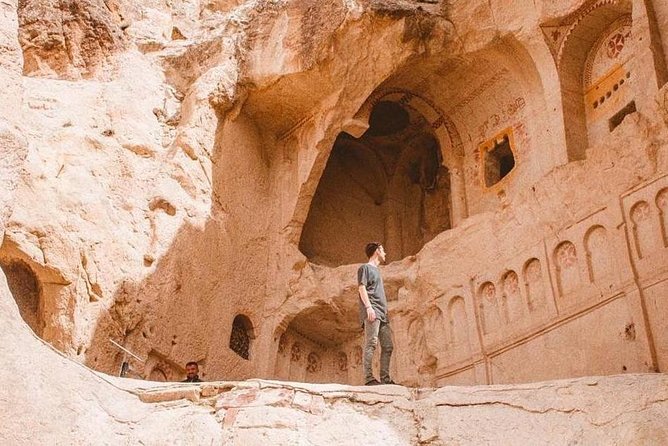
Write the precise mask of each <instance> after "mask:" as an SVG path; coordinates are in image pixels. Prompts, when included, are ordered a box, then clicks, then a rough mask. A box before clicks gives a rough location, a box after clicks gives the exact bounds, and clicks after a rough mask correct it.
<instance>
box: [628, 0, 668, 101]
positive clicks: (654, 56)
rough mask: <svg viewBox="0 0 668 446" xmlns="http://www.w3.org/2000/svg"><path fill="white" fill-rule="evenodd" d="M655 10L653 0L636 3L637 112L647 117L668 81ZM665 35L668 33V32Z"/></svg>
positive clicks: (638, 0)
mask: <svg viewBox="0 0 668 446" xmlns="http://www.w3.org/2000/svg"><path fill="white" fill-rule="evenodd" d="M658 3H659V2H657V4H658ZM653 9H654V8H653V5H652V3H651V2H650V0H635V1H634V3H633V40H634V51H635V58H634V69H633V71H634V77H635V79H634V84H635V85H636V86H642V87H641V88H642V92H640V91H639V93H641V94H637V96H636V100H635V101H636V106H637V109H638V110H639V111H641V112H644V113H647V114H654V109H655V108H656V101H655V98H656V94H657V93H658V90H659V88H660V87H661V86H662V85H663V84H664V83H665V80H666V61H665V58H664V54H662V52H663V51H662V50H661V48H662V43H661V38H660V35H659V30H658V27H657V22H656V20H655V18H654V15H655V14H654V12H653ZM663 33H664V35H666V34H668V30H663Z"/></svg>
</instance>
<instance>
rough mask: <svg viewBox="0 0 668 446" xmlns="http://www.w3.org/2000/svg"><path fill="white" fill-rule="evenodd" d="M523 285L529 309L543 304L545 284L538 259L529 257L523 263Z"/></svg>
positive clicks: (537, 307)
mask: <svg viewBox="0 0 668 446" xmlns="http://www.w3.org/2000/svg"><path fill="white" fill-rule="evenodd" d="M524 286H525V287H526V290H527V300H528V302H527V304H528V306H529V311H536V310H537V309H539V308H542V307H544V306H545V303H546V297H545V284H544V283H543V271H542V268H541V266H540V260H538V259H530V260H529V261H527V262H526V264H525V265H524Z"/></svg>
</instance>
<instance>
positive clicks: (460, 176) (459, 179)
mask: <svg viewBox="0 0 668 446" xmlns="http://www.w3.org/2000/svg"><path fill="white" fill-rule="evenodd" d="M450 197H451V201H452V215H451V217H450V218H451V219H452V227H453V228H454V227H456V226H459V224H460V223H461V222H462V221H463V220H464V219H465V218H466V217H468V209H467V206H466V185H465V182H464V172H463V171H462V169H461V168H452V169H450Z"/></svg>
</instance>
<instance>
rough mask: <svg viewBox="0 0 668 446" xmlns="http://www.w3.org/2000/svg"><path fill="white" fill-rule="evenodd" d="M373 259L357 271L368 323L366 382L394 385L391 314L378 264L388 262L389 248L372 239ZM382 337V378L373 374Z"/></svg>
mask: <svg viewBox="0 0 668 446" xmlns="http://www.w3.org/2000/svg"><path fill="white" fill-rule="evenodd" d="M364 252H365V254H366V256H367V258H368V259H369V261H368V262H367V263H365V264H364V265H362V266H360V267H359V269H358V270H357V285H358V292H359V296H360V322H361V323H362V324H363V326H364V383H365V385H367V386H373V385H378V384H394V381H392V379H391V378H390V358H391V357H392V349H393V348H394V346H393V344H392V330H390V320H389V319H388V316H387V299H386V298H385V288H384V286H383V278H382V277H381V275H380V269H379V268H378V266H379V265H380V263H381V262H384V261H385V248H383V245H382V244H380V243H376V242H372V243H369V244H367V245H366V248H365V250H364ZM379 340H380V381H378V380H377V379H376V378H374V376H373V367H372V361H373V354H374V352H375V351H376V345H378V341H379Z"/></svg>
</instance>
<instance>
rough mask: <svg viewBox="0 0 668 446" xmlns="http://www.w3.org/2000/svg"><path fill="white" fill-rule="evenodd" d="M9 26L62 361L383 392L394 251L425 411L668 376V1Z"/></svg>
mask: <svg viewBox="0 0 668 446" xmlns="http://www.w3.org/2000/svg"><path fill="white" fill-rule="evenodd" d="M557 3H558V4H557ZM0 25H1V26H0V80H2V82H3V86H5V88H4V89H3V90H2V91H0V111H1V113H0V141H1V142H2V144H0V151H1V154H0V191H2V192H1V193H0V225H1V226H0V228H2V230H3V231H4V237H3V238H2V244H1V245H0V267H2V270H3V271H4V274H5V275H6V276H7V282H8V285H9V290H10V292H11V295H12V296H13V298H14V300H15V302H16V304H17V308H18V310H19V312H20V314H21V316H22V318H23V320H24V321H25V323H26V324H28V325H29V326H30V328H31V329H32V330H33V331H34V333H35V334H36V335H38V336H39V337H40V338H42V339H43V340H45V341H46V342H48V343H49V344H51V345H52V346H54V347H55V348H56V349H58V350H59V351H60V352H62V353H63V354H64V355H65V356H66V357H68V358H70V359H72V360H75V361H77V362H80V363H82V364H85V365H86V366H87V367H90V368H92V369H94V370H97V371H100V372H105V373H110V374H117V373H118V371H119V370H120V368H121V364H122V363H123V362H129V365H130V371H129V375H128V376H132V377H135V378H141V379H150V380H157V381H176V380H180V379H181V378H182V376H183V372H184V370H183V366H184V364H185V362H187V361H189V360H196V361H198V362H199V363H200V367H201V370H202V373H203V375H204V377H205V378H206V379H207V380H243V379H247V378H263V379H285V380H290V381H300V382H306V383H330V382H334V383H340V384H351V385H354V384H360V383H361V379H362V373H361V349H360V346H361V332H360V330H359V323H358V320H357V305H358V304H357V296H356V282H355V272H356V268H357V266H358V265H359V263H362V262H364V261H365V258H364V253H363V246H364V244H365V243H366V242H367V241H370V240H380V241H382V242H383V243H384V245H385V247H386V249H387V251H388V256H389V259H388V260H389V261H390V263H389V264H388V265H387V266H385V267H383V276H384V280H385V284H386V287H387V293H388V296H389V298H390V317H391V320H392V327H393V332H394V342H395V352H397V354H396V355H395V357H394V359H393V362H392V373H393V376H394V379H395V381H397V382H398V383H400V384H403V385H407V386H416V387H419V386H426V387H432V386H444V385H449V384H460V385H474V384H511V383H529V382H537V381H543V380H549V379H565V378H575V377H582V376H590V375H614V374H622V373H644V372H665V371H666V370H667V369H668V325H667V324H668V322H667V321H668V302H667V301H666V298H665V296H666V295H668V235H667V234H668V229H667V228H668V217H667V216H668V207H667V206H668V155H667V147H668V145H667V138H668V87H665V82H666V80H668V70H667V68H666V67H667V64H666V61H667V57H666V54H668V53H667V52H666V48H668V7H667V6H666V5H665V4H664V3H663V2H660V1H655V2H652V1H640V0H634V1H631V0H609V1H608V0H600V1H594V0H591V1H590V0H587V1H583V0H569V1H563V2H548V1H544V2H541V1H538V2H536V1H532V2H529V1H520V2H518V1H510V0H493V1H491V2H490V1H482V0H479V1H478V0H476V1H468V2H446V1H441V2H415V1H400V0H396V1H395V0H392V1H389V0H388V1H376V0H366V1H331V2H325V3H323V2H316V1H310V0H304V1H269V0H253V1H247V2H240V1H238V2H237V1H203V0H202V1H196V0H182V1H177V2H169V3H164V2H158V1H148V2H134V1H130V0H115V1H104V2H103V1H94V0H91V1H82V2H79V1H77V2H74V1H69V2H68V1H64V2H63V1H61V2H49V1H42V0H25V1H23V0H21V1H16V0H8V1H5V2H4V3H2V5H0ZM110 340H113V341H114V342H116V343H119V344H120V345H122V346H124V347H125V348H127V349H129V350H130V351H132V352H134V353H135V354H136V355H137V357H138V358H139V359H137V358H135V357H131V356H127V354H125V353H124V352H123V351H122V350H120V349H118V348H117V347H115V346H114V344H112V343H111V342H110ZM619 379H622V378H619ZM656 380H657V381H653V380H652V378H647V379H646V380H644V381H643V382H645V381H646V382H648V383H658V382H659V381H660V378H656ZM648 385H649V384H648ZM411 401H413V400H411ZM435 404H436V403H435ZM216 429H217V427H216ZM410 435H413V434H410ZM410 435H409V437H410ZM409 437H406V438H409ZM411 438H412V437H411Z"/></svg>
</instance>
